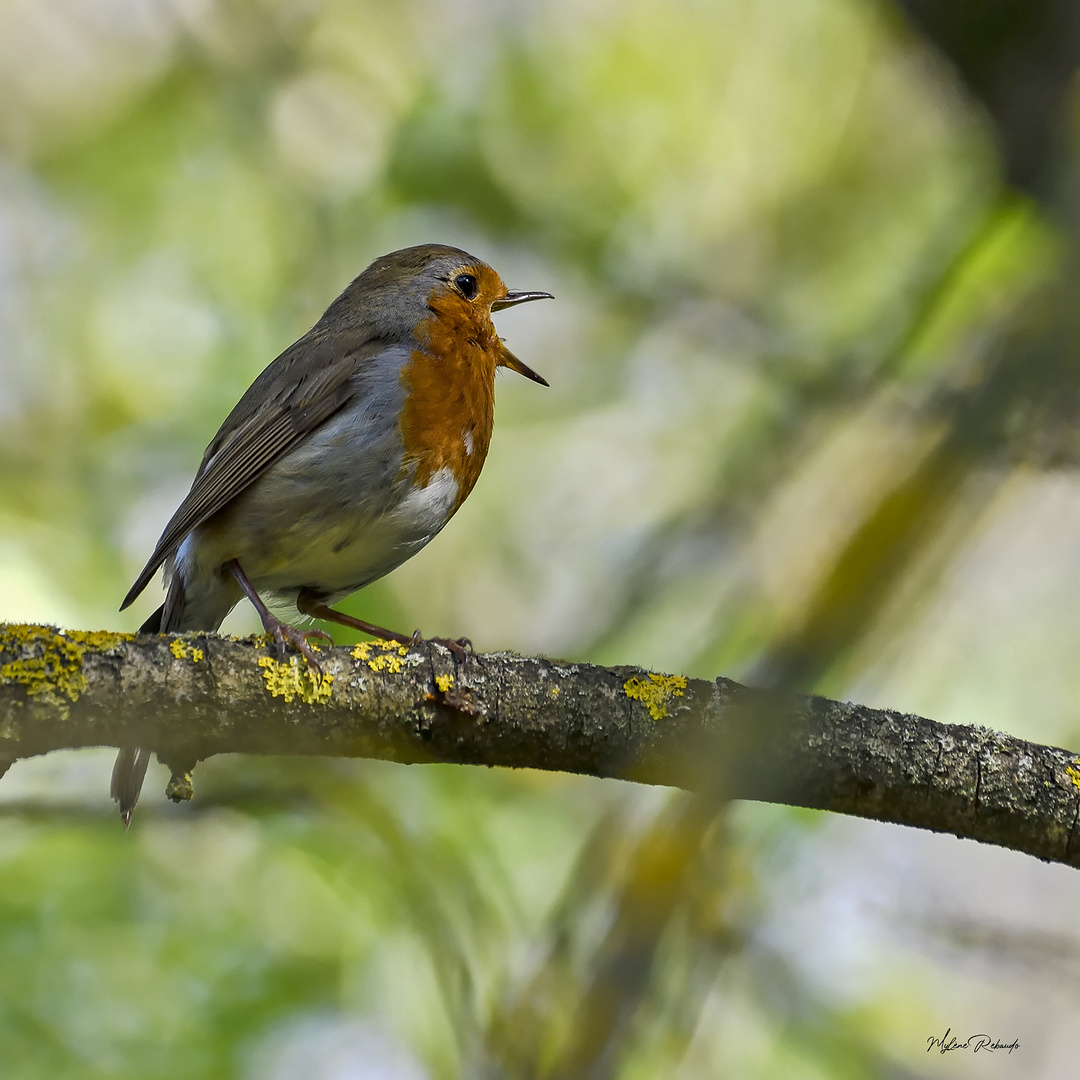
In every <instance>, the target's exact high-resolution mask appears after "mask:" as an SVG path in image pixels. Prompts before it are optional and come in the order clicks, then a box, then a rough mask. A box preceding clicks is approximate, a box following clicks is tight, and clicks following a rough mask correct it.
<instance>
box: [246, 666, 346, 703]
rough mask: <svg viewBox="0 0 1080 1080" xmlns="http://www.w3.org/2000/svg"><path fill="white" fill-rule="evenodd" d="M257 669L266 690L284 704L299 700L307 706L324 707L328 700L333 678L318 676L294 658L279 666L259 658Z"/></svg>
mask: <svg viewBox="0 0 1080 1080" xmlns="http://www.w3.org/2000/svg"><path fill="white" fill-rule="evenodd" d="M259 667H261V668H262V669H263V679H264V680H265V682H266V688H267V690H269V691H270V693H271V694H272V695H273V696H274V697H279V698H284V700H285V702H286V703H289V702H291V701H292V700H293V698H299V699H300V700H301V701H303V702H305V703H306V704H308V705H325V704H326V703H327V702H328V701H329V700H330V697H331V695H332V692H333V691H332V687H331V684H332V683H333V681H334V676H333V675H325V674H324V675H320V674H319V673H318V672H316V671H314V670H312V669H311V668H309V667H308V666H307V665H306V664H304V663H303V662H302V661H300V660H298V659H297V658H295V657H294V658H293V659H292V660H291V661H290V662H289V663H287V664H279V663H278V661H277V660H275V659H273V657H270V656H260V657H259Z"/></svg>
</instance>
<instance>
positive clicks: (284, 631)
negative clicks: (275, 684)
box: [270, 621, 334, 676]
mask: <svg viewBox="0 0 1080 1080" xmlns="http://www.w3.org/2000/svg"><path fill="white" fill-rule="evenodd" d="M270 633H271V634H273V636H274V641H275V642H277V653H278V663H281V664H283V663H285V643H286V642H288V643H289V644H290V645H291V646H292V647H293V648H294V649H295V650H296V651H297V652H298V653H299V654H300V655H301V656H302V657H303V658H304V659H305V660H306V661H307V664H308V667H311V668H314V669H315V670H316V671H317V672H318V673H319V675H320V676H321V675H322V673H323V669H322V664H320V663H319V659H318V657H317V656H316V655H315V650H314V649H313V648H312V647H311V646H310V645H309V644H308V640H307V639H308V638H309V637H318V638H323V639H324V640H326V641H329V642H330V644H331V645H333V643H334V639H333V638H332V637H331V636H330V635H329V634H328V633H327V632H326V631H325V630H317V629H312V630H298V629H297V628H296V627H295V626H290V625H289V624H288V623H283V622H280V621H279V622H277V624H276V625H275V626H273V627H272V628H271V629H270Z"/></svg>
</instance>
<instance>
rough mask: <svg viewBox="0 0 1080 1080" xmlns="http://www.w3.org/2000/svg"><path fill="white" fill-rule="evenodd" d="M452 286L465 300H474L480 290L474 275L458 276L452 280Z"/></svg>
mask: <svg viewBox="0 0 1080 1080" xmlns="http://www.w3.org/2000/svg"><path fill="white" fill-rule="evenodd" d="M454 284H455V285H456V286H457V287H458V291H459V292H460V293H461V295H462V296H464V297H465V299H466V300H473V299H475V298H476V294H477V292H479V290H480V283H479V282H478V281H477V280H476V275H475V274H458V276H457V277H456V278H454Z"/></svg>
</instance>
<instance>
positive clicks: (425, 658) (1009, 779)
mask: <svg viewBox="0 0 1080 1080" xmlns="http://www.w3.org/2000/svg"><path fill="white" fill-rule="evenodd" d="M323 656H324V657H325V658H324V659H322V666H323V672H324V674H323V676H322V678H321V679H320V678H319V677H318V676H317V675H316V674H315V673H312V672H309V671H308V670H307V669H306V668H305V667H304V666H303V664H302V663H301V662H300V661H299V659H298V658H295V657H293V658H290V659H289V660H288V661H287V662H286V663H284V664H279V663H278V661H277V659H276V657H275V656H274V654H273V652H272V650H271V649H269V648H268V647H267V643H266V641H265V639H263V638H254V639H246V640H239V639H235V638H227V637H219V636H216V635H212V634H211V635H177V636H172V635H138V636H135V635H130V634H113V633H109V632H105V631H91V632H86V631H66V632H60V631H58V630H56V629H55V628H54V627H49V626H16V625H8V626H0V773H2V771H3V769H4V767H5V765H6V764H10V763H11V762H12V761H14V760H17V759H18V758H22V757H30V756H32V755H35V754H43V753H46V752H48V751H50V750H57V749H61V748H70V747H81V746H99V745H106V746H144V747H150V748H152V749H154V750H156V751H157V753H158V756H159V757H160V758H161V760H162V761H164V762H165V763H166V764H168V765H169V766H170V767H171V769H172V771H173V774H174V776H173V782H172V783H171V784H170V795H171V796H172V797H173V798H178V799H179V798H185V797H190V780H189V779H188V778H187V776H186V775H185V774H187V773H189V772H190V770H191V768H192V767H193V766H194V764H195V763H196V762H197V761H198V760H201V759H203V758H207V757H210V756H211V755H213V754H219V753H226V752H228V753H249V754H317V755H330V756H341V757H373V758H382V759H385V760H389V761H398V762H405V763H416V762H433V761H443V762H457V763H461V764H471V765H500V766H508V767H514V768H526V767H527V768H534V769H549V770H557V771H564V772H575V773H586V774H589V775H591V776H606V777H615V778H618V779H622V780H632V781H636V782H638V783H647V784H666V785H672V786H676V787H682V788H686V789H688V790H691V791H697V792H701V793H703V794H706V795H709V796H712V797H716V798H743V799H757V800H763V801H769V802H784V803H789V804H791V805H796V806H807V807H814V808H817V809H822V810H833V811H838V812H841V813H846V814H854V815H857V816H859V817H866V818H873V819H876V820H878V821H891V822H896V823H899V824H904V825H911V826H915V827H918V828H924V829H932V830H935V831H938V832H951V833H955V834H956V835H957V836H961V837H968V838H970V839H973V840H979V841H981V842H983V843H990V844H999V845H1001V846H1003V847H1009V848H1013V849H1015V850H1017V851H1023V852H1026V853H1027V854H1029V855H1034V856H1036V857H1038V858H1040V859H1046V860H1052V861H1056V862H1064V863H1068V864H1069V865H1071V866H1080V836H1078V821H1080V761H1078V759H1077V758H1076V757H1075V756H1074V755H1072V754H1069V753H1067V752H1066V751H1064V750H1059V749H1055V748H1052V747H1046V746H1040V745H1038V744H1035V743H1029V742H1025V741H1023V740H1021V739H1017V738H1014V737H1013V736H1011V735H1004V734H1000V733H997V732H992V731H989V730H987V729H985V728H980V727H967V726H960V725H949V724H939V723H935V722H934V721H932V720H926V719H923V718H921V717H918V716H909V715H904V714H902V713H897V712H892V711H888V710H879V709H869V708H865V707H863V706H860V705H851V704H844V703H841V702H837V701H829V700H827V699H825V698H816V697H815V698H806V697H795V696H789V695H783V696H781V695H774V694H768V693H764V692H761V691H756V690H751V689H748V688H746V687H743V686H740V685H739V684H737V683H734V682H731V681H729V680H727V679H717V680H716V681H715V682H707V681H704V680H699V679H684V678H682V677H681V676H663V675H658V674H656V673H650V672H647V671H643V670H641V669H639V668H633V667H612V668H603V667H596V666H593V665H589V664H565V663H559V662H556V661H552V660H547V659H543V658H534V657H519V656H513V655H510V654H507V653H496V654H487V655H477V656H470V657H469V658H468V660H467V661H466V663H465V664H464V665H463V666H459V665H456V664H455V661H454V659H453V657H452V656H451V654H450V653H449V652H448V651H447V650H446V649H444V648H442V647H441V646H439V645H435V644H433V643H430V642H423V643H421V644H419V645H413V646H409V647H405V646H398V645H393V644H390V643H378V642H376V643H367V644H364V645H359V646H354V647H352V648H347V647H341V648H334V649H326V650H324V652H323Z"/></svg>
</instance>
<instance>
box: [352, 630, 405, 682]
mask: <svg viewBox="0 0 1080 1080" xmlns="http://www.w3.org/2000/svg"><path fill="white" fill-rule="evenodd" d="M372 649H379V650H380V652H379V653H378V654H377V655H376V656H372V655H371V650H372ZM349 655H350V656H351V657H352V658H353V659H354V660H363V661H364V662H365V663H366V664H367V666H368V667H369V668H371V670H372V671H386V672H388V673H389V674H391V675H396V674H397V673H398V672H399V671H401V670H403V669H404V667H405V657H406V656H408V655H409V647H408V645H399V644H398V643H397V642H396V641H383V640H382V639H381V638H376V639H375V640H374V641H364V642H361V643H360V644H359V645H357V646H355V647H354V648H353V649H352V651H351V652H350V653H349Z"/></svg>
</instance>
